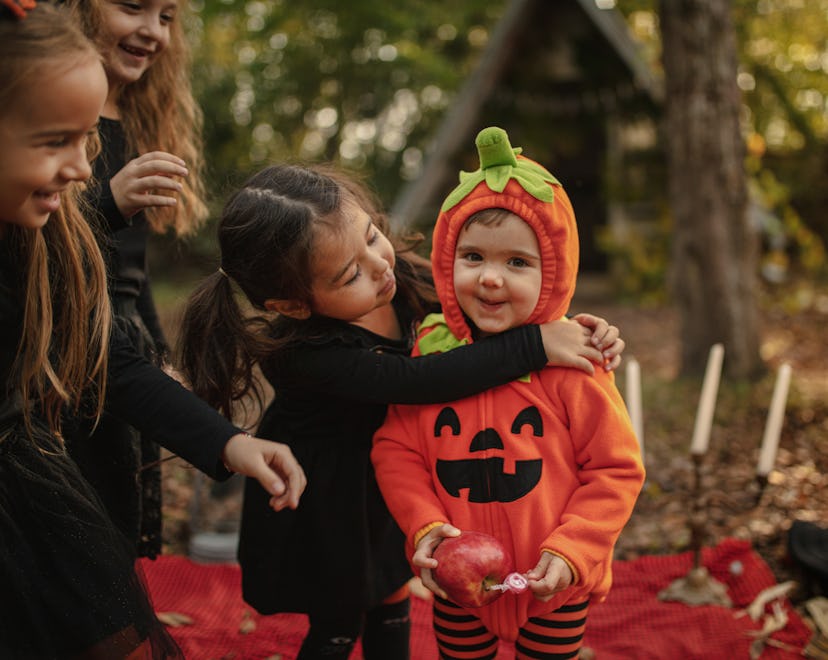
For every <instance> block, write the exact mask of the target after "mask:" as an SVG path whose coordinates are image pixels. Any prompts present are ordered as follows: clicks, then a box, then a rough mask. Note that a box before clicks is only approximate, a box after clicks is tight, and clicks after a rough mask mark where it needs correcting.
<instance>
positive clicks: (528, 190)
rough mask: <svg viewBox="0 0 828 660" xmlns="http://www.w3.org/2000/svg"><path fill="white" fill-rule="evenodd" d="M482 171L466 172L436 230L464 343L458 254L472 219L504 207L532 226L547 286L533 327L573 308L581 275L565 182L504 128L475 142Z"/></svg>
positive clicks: (436, 261) (445, 286)
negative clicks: (528, 153) (456, 275)
mask: <svg viewBox="0 0 828 660" xmlns="http://www.w3.org/2000/svg"><path fill="white" fill-rule="evenodd" d="M475 144H476V146H477V152H478V155H479V157H480V169H478V170H476V171H474V172H460V185H459V186H458V187H457V188H455V189H454V190H453V191H452V192H451V193H450V194H449V196H448V197H447V198H446V200H445V201H444V202H443V206H442V208H441V209H440V215H439V216H438V218H437V223H436V224H435V226H434V234H433V239H432V241H433V242H432V251H431V263H432V268H433V271H434V284H435V287H436V289H437V295H438V296H439V298H440V302H441V304H442V306H443V313H444V314H445V319H446V323H447V325H448V327H449V329H450V330H451V332H452V334H454V336H455V337H456V338H457V339H459V340H461V341H464V340H465V341H469V340H470V339H471V328H470V327H469V325H468V323H467V321H466V318H465V316H464V315H463V311H462V310H461V309H460V306H459V305H458V304H457V298H456V296H455V294H454V252H455V247H456V245H457V241H458V238H459V236H460V232H461V231H462V230H463V226H464V225H465V223H466V220H468V219H469V217H470V216H472V215H473V214H475V213H477V212H478V211H482V210H484V209H492V208H502V209H505V210H507V211H510V212H511V213H514V214H515V215H517V216H519V217H520V218H522V219H523V220H524V221H525V222H526V223H528V224H529V226H530V227H532V229H533V231H534V232H535V236H536V237H537V239H538V245H539V247H540V252H541V271H542V275H543V282H542V285H541V291H540V296H539V298H538V302H537V305H536V306H535V309H534V311H533V312H532V315H531V316H530V318H529V319H528V320H527V323H545V322H547V321H552V320H555V319H559V318H561V317H562V316H563V315H564V314H565V313H566V312H567V310H568V309H569V303H570V301H571V300H572V295H573V294H574V292H575V280H576V278H577V273H578V230H577V226H576V224H575V213H574V212H573V210H572V204H571V203H570V201H569V198H568V197H567V195H566V193H565V192H564V189H563V187H562V186H561V184H560V182H559V181H558V180H557V179H556V178H555V177H554V176H552V175H551V174H550V173H549V172H548V171H547V170H546V169H545V168H544V167H542V166H541V165H539V164H538V163H536V162H535V161H533V160H531V159H529V158H526V157H525V156H522V155H521V151H522V150H521V149H520V148H516V149H513V148H512V145H511V144H510V143H509V137H508V136H507V135H506V131H504V130H503V129H502V128H497V127H490V128H484V129H483V130H482V131H480V133H479V134H478V135H477V139H476V140H475Z"/></svg>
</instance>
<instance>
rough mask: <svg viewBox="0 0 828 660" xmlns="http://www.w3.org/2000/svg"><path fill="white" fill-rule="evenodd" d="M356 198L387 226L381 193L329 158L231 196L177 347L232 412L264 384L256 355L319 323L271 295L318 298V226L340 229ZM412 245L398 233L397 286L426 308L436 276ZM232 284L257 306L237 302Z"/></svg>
mask: <svg viewBox="0 0 828 660" xmlns="http://www.w3.org/2000/svg"><path fill="white" fill-rule="evenodd" d="M348 203H355V204H356V205H358V206H359V207H360V208H362V209H363V210H364V211H365V212H366V213H368V215H369V216H370V217H371V219H372V220H373V222H374V224H375V225H376V226H377V227H378V228H379V229H380V231H382V232H383V233H387V225H388V223H387V219H386V217H385V215H384V214H383V213H382V212H381V210H380V206H379V204H378V202H377V200H376V197H375V196H374V195H372V194H371V192H370V191H369V189H368V188H367V187H366V186H365V185H364V184H362V183H361V182H360V181H359V180H358V179H356V178H355V177H353V176H350V175H346V174H345V173H344V172H342V171H340V170H337V169H335V168H332V167H330V166H323V165H314V166H300V165H274V166H271V167H267V168H265V169H263V170H261V171H260V172H258V173H257V174H255V175H254V176H252V177H251V178H250V179H249V180H248V181H247V182H246V183H245V184H244V185H243V186H242V188H241V189H240V190H238V191H237V192H235V193H234V194H233V195H232V196H231V197H230V199H229V200H228V201H227V203H226V205H225V207H224V210H223V212H222V217H221V220H220V222H219V226H218V243H219V248H220V251H221V267H220V269H219V270H218V271H217V272H216V273H214V274H212V275H210V276H209V277H207V278H206V279H205V280H204V282H202V283H201V284H200V285H199V287H198V288H197V289H196V290H195V292H194V293H193V294H192V296H191V297H190V300H189V302H188V304H187V309H186V312H185V315H184V319H183V321H182V331H181V337H180V341H179V351H178V353H179V361H180V366H181V369H182V371H183V373H184V375H185V377H186V378H187V379H188V380H189V382H190V385H191V387H192V388H193V391H194V392H195V393H196V394H198V395H199V396H200V397H201V398H203V399H204V400H205V401H207V402H208V403H209V404H210V405H212V406H214V407H215V408H217V409H219V410H220V411H221V412H222V413H223V414H224V415H226V416H227V417H232V415H233V408H234V404H235V403H237V402H239V401H240V400H242V399H243V398H244V397H245V396H246V395H248V394H254V395H259V394H260V389H259V388H258V387H257V381H256V374H255V369H254V368H255V365H256V364H257V363H258V362H260V361H261V360H262V359H264V358H266V357H267V356H268V355H270V354H273V353H274V352H275V351H278V350H281V349H283V348H284V347H286V346H288V345H289V344H291V343H293V342H295V341H297V340H299V339H302V338H306V337H308V333H309V332H312V331H313V328H314V326H313V324H311V323H307V322H304V321H297V320H295V319H290V318H287V317H280V316H275V317H274V316H273V315H272V314H267V313H266V308H265V301H267V300H270V299H276V300H295V301H300V302H303V303H306V304H308V305H309V306H310V304H311V303H312V300H311V285H312V281H313V273H312V251H313V246H314V238H315V235H316V232H317V231H318V229H319V228H320V227H328V228H330V229H332V230H334V231H335V230H337V229H338V227H339V223H340V218H341V217H342V211H343V207H344V206H345V205H346V204H348ZM413 245H414V244H413V242H412V241H411V240H407V241H396V242H395V249H396V251H397V254H398V258H397V267H396V273H397V287H398V294H397V295H403V296H405V297H406V298H407V299H408V301H409V303H410V304H411V305H412V306H413V308H414V309H415V310H416V311H417V312H418V313H419V314H423V313H425V311H426V310H427V309H428V308H430V307H431V305H433V304H434V303H435V302H436V295H435V294H434V289H433V287H432V285H431V283H430V277H426V278H425V279H424V278H423V273H424V272H425V273H428V262H427V260H425V259H423V258H422V257H419V256H417V255H416V254H414V253H413V252H411V249H412V247H413ZM233 285H236V286H238V288H239V289H240V290H241V291H242V293H243V294H244V296H245V298H246V300H247V303H248V304H249V306H250V307H252V309H253V310H254V312H253V313H252V314H251V313H250V310H244V309H242V307H241V306H240V305H239V303H238V301H237V299H236V297H235V295H234V290H233Z"/></svg>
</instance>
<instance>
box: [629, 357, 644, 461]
mask: <svg viewBox="0 0 828 660" xmlns="http://www.w3.org/2000/svg"><path fill="white" fill-rule="evenodd" d="M626 393H627V412H629V413H630V421H631V422H632V427H633V431H635V437H636V438H638V446H639V447H641V454H642V455H643V454H644V421H643V416H642V412H641V365H639V364H638V360H636V359H635V358H631V359H630V360H629V361H628V362H627V382H626Z"/></svg>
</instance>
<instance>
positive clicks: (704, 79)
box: [659, 0, 764, 378]
mask: <svg viewBox="0 0 828 660" xmlns="http://www.w3.org/2000/svg"><path fill="white" fill-rule="evenodd" d="M659 16H660V20H661V35H662V43H663V52H662V60H663V65H664V74H665V82H666V145H667V162H668V167H669V182H670V183H669V188H670V189H669V195H670V205H671V208H672V212H673V218H674V223H675V235H674V245H673V271H672V273H671V277H672V288H673V291H674V294H675V296H676V302H677V304H678V308H679V314H680V325H681V346H682V355H681V360H682V366H681V372H682V374H683V375H693V374H698V373H701V372H703V371H704V367H705V364H706V362H707V355H708V351H709V349H710V346H711V345H713V344H715V343H717V342H721V343H723V344H724V347H725V370H726V373H728V374H729V375H730V376H733V377H735V378H748V377H754V376H757V375H758V374H760V373H761V372H762V371H763V370H764V367H763V364H762V361H761V359H760V356H759V327H758V313H757V301H756V285H757V278H756V261H757V245H758V242H757V236H756V235H755V233H754V232H753V231H752V229H751V228H750V226H749V223H748V217H747V180H746V174H745V170H744V144H743V141H742V136H741V131H740V128H739V113H740V109H741V103H740V97H739V90H738V87H737V85H736V74H737V58H736V43H735V35H734V30H733V24H732V17H731V3H730V1H729V0H661V1H660V3H659Z"/></svg>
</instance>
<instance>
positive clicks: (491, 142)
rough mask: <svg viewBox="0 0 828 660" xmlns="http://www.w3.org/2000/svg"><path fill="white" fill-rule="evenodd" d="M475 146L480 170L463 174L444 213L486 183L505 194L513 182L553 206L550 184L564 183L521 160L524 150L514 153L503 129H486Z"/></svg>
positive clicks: (532, 163)
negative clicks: (510, 181)
mask: <svg viewBox="0 0 828 660" xmlns="http://www.w3.org/2000/svg"><path fill="white" fill-rule="evenodd" d="M474 143H475V145H476V146H477V154H478V156H479V157H480V169H479V170H475V171H474V172H460V185H459V186H457V187H456V188H455V189H454V190H452V191H451V193H449V196H448V197H446V200H445V201H444V202H443V206H442V207H441V209H440V210H441V211H442V212H445V211H448V210H449V209H450V208H451V207H453V206H455V205H457V204H458V203H459V202H460V201H462V200H463V198H465V197H466V195H468V194H469V193H470V192H471V191H472V190H474V189H475V188H476V187H477V185H478V184H479V183H480V182H481V181H485V182H486V185H487V186H488V187H489V190H492V191H493V192H496V193H501V192H503V189H504V188H505V187H506V184H507V183H509V179H514V180H515V181H517V182H518V183H519V184H520V186H521V187H522V188H523V189H524V190H525V191H526V192H527V193H529V194H530V195H532V197H535V198H536V199H539V200H540V201H542V202H548V203H552V201H553V200H554V199H555V193H554V191H553V189H552V188H551V187H550V186H549V184H550V183H552V184H557V185H560V182H559V181H558V180H557V179H556V178H555V177H554V176H552V175H551V174H550V173H549V172H547V171H546V170H545V169H544V168H543V167H541V166H540V165H538V164H537V163H536V162H534V161H532V160H528V159H525V158H520V159H519V158H517V155H518V154H519V153H521V151H523V150H522V149H521V148H520V147H518V148H516V149H512V145H511V144H509V136H508V135H506V131H504V130H503V129H502V128H498V127H497V126H490V127H489V128H484V129H483V130H482V131H480V133H478V134H477V139H476V140H475V141H474Z"/></svg>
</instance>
